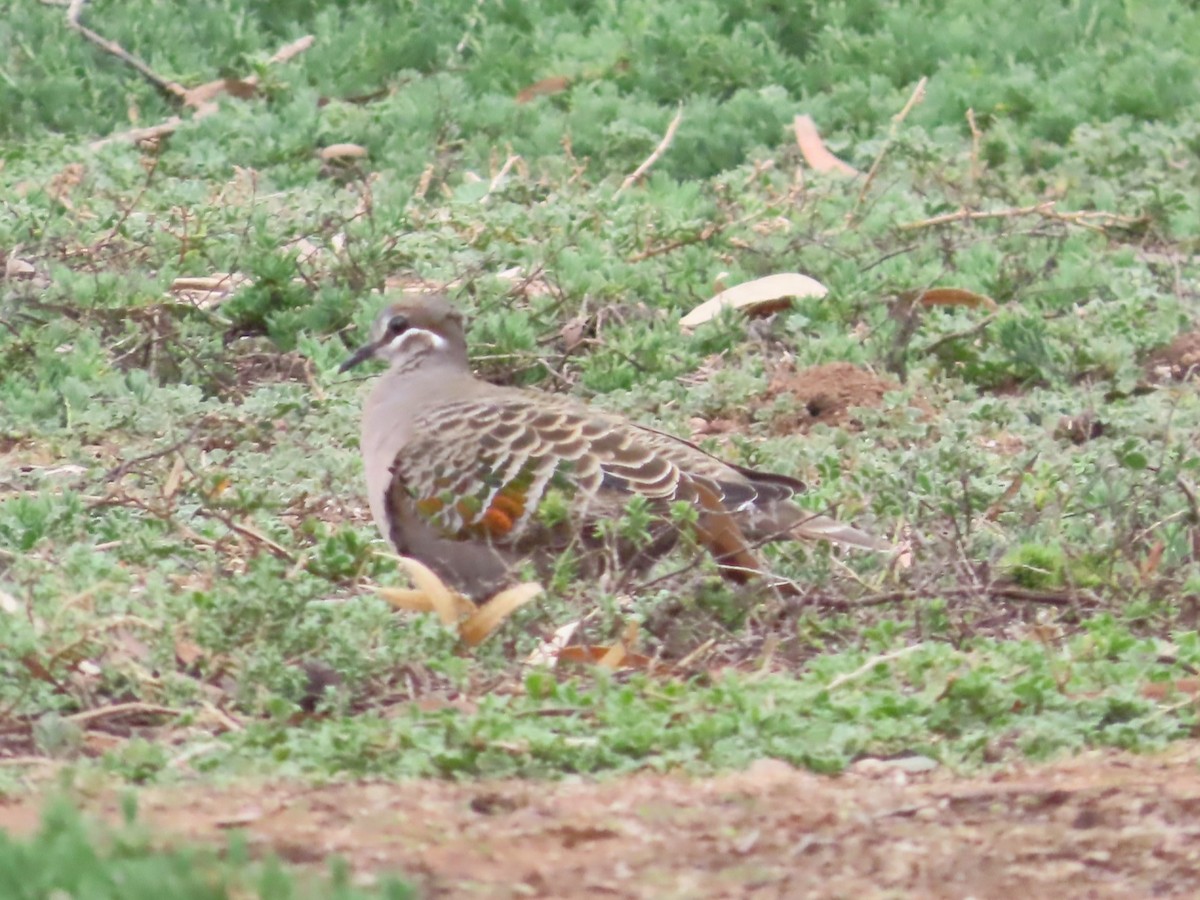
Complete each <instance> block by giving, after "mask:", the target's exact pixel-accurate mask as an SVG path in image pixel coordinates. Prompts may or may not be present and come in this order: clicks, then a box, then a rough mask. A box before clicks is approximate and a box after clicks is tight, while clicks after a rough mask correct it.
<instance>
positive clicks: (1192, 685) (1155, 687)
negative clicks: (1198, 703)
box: [1140, 678, 1200, 700]
mask: <svg viewBox="0 0 1200 900" xmlns="http://www.w3.org/2000/svg"><path fill="white" fill-rule="evenodd" d="M1140 693H1141V695H1142V696H1143V697H1145V698H1146V699H1147V700H1165V699H1167V698H1168V697H1170V696H1172V695H1174V694H1183V695H1185V696H1190V697H1195V696H1196V695H1197V694H1200V678H1176V679H1175V680H1174V681H1152V682H1150V683H1149V684H1144V685H1142V689H1141V691H1140Z"/></svg>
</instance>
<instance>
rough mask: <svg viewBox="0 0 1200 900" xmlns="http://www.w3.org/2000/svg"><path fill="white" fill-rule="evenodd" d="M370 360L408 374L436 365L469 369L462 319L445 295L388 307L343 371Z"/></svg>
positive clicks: (417, 297) (407, 299) (422, 296)
mask: <svg viewBox="0 0 1200 900" xmlns="http://www.w3.org/2000/svg"><path fill="white" fill-rule="evenodd" d="M368 359H381V360H384V361H385V362H387V363H388V365H389V366H391V367H392V368H393V369H399V370H400V371H408V370H411V369H416V368H418V367H423V366H427V365H430V364H432V363H435V362H453V363H458V364H461V365H462V366H463V367H464V368H465V367H466V366H467V341H466V337H465V335H464V333H463V321H462V316H461V315H460V314H459V312H458V310H456V309H455V308H454V307H453V306H451V304H450V301H448V300H447V299H446V298H445V297H444V296H442V295H441V294H417V295H413V296H410V297H405V298H404V299H401V300H398V301H396V302H394V303H391V304H389V305H388V306H386V307H384V308H383V310H382V311H381V312H380V313H379V315H378V316H376V317H375V322H374V323H373V324H372V325H371V338H370V340H369V341H367V343H365V344H363V345H362V346H361V347H359V348H358V349H357V350H355V351H354V353H352V354H351V355H350V357H349V358H348V359H347V360H346V361H345V362H344V363H342V365H341V366H340V367H339V369H338V371H339V372H346V371H348V370H350V369H353V368H354V367H355V366H357V365H359V364H360V363H363V362H366V361H367V360H368Z"/></svg>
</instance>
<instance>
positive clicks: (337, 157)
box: [317, 144, 367, 162]
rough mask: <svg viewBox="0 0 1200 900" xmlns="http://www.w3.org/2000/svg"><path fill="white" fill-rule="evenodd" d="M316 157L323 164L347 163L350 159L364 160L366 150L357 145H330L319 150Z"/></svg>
mask: <svg viewBox="0 0 1200 900" xmlns="http://www.w3.org/2000/svg"><path fill="white" fill-rule="evenodd" d="M317 155H318V156H319V157H321V159H322V161H324V162H349V161H350V160H352V159H366V157H367V148H366V147H363V146H360V145H359V144H330V145H329V146H328V147H323V148H321V150H320V152H319V153H318V154H317Z"/></svg>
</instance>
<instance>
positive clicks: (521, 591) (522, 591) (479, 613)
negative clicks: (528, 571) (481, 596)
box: [458, 581, 542, 647]
mask: <svg viewBox="0 0 1200 900" xmlns="http://www.w3.org/2000/svg"><path fill="white" fill-rule="evenodd" d="M541 593H542V586H541V585H540V584H538V583H537V582H534V581H528V582H526V583H525V584H519V585H517V586H516V587H511V588H508V589H507V590H503V591H501V592H500V593H498V594H496V596H494V597H492V598H491V599H490V600H488V602H487V603H485V604H483V606H481V607H479V608H478V609H477V610H475V611H474V612H473V613H471V614H470V615H469V616H467V618H466V619H465V620H464V621H463V622H462V624H460V625H459V626H458V634H459V636H460V637H461V638H462V639H463V641H465V642H466V643H467V645H468V646H470V647H476V646H478V645H479V644H481V643H483V641H484V640H485V639H486V638H487V637H488V635H490V634H491V633H492V632H493V631H495V630H496V629H497V628H499V627H500V625H501V624H502V623H503V622H504V620H505V619H507V618H508V617H509V616H511V615H512V614H513V613H514V612H516V611H517V610H518V609H520V608H521V607H522V606H524V605H525V604H526V603H528V602H529V601H530V600H532V599H533V598H534V597H537V596H538V595H539V594H541Z"/></svg>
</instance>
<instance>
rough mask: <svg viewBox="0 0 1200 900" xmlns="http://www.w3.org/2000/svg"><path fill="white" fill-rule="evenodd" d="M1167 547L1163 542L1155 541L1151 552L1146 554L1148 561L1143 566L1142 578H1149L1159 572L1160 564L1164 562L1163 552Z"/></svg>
mask: <svg viewBox="0 0 1200 900" xmlns="http://www.w3.org/2000/svg"><path fill="white" fill-rule="evenodd" d="M1166 548H1167V545H1166V544H1164V543H1163V542H1162V541H1155V542H1154V544H1153V546H1151V547H1150V552H1149V553H1147V554H1146V559H1145V561H1144V562H1143V563H1142V565H1141V570H1142V577H1143V578H1149V577H1150V576H1151V575H1153V574H1154V573H1156V572H1157V571H1158V564H1159V563H1161V562H1162V557H1163V551H1164V550H1166Z"/></svg>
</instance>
